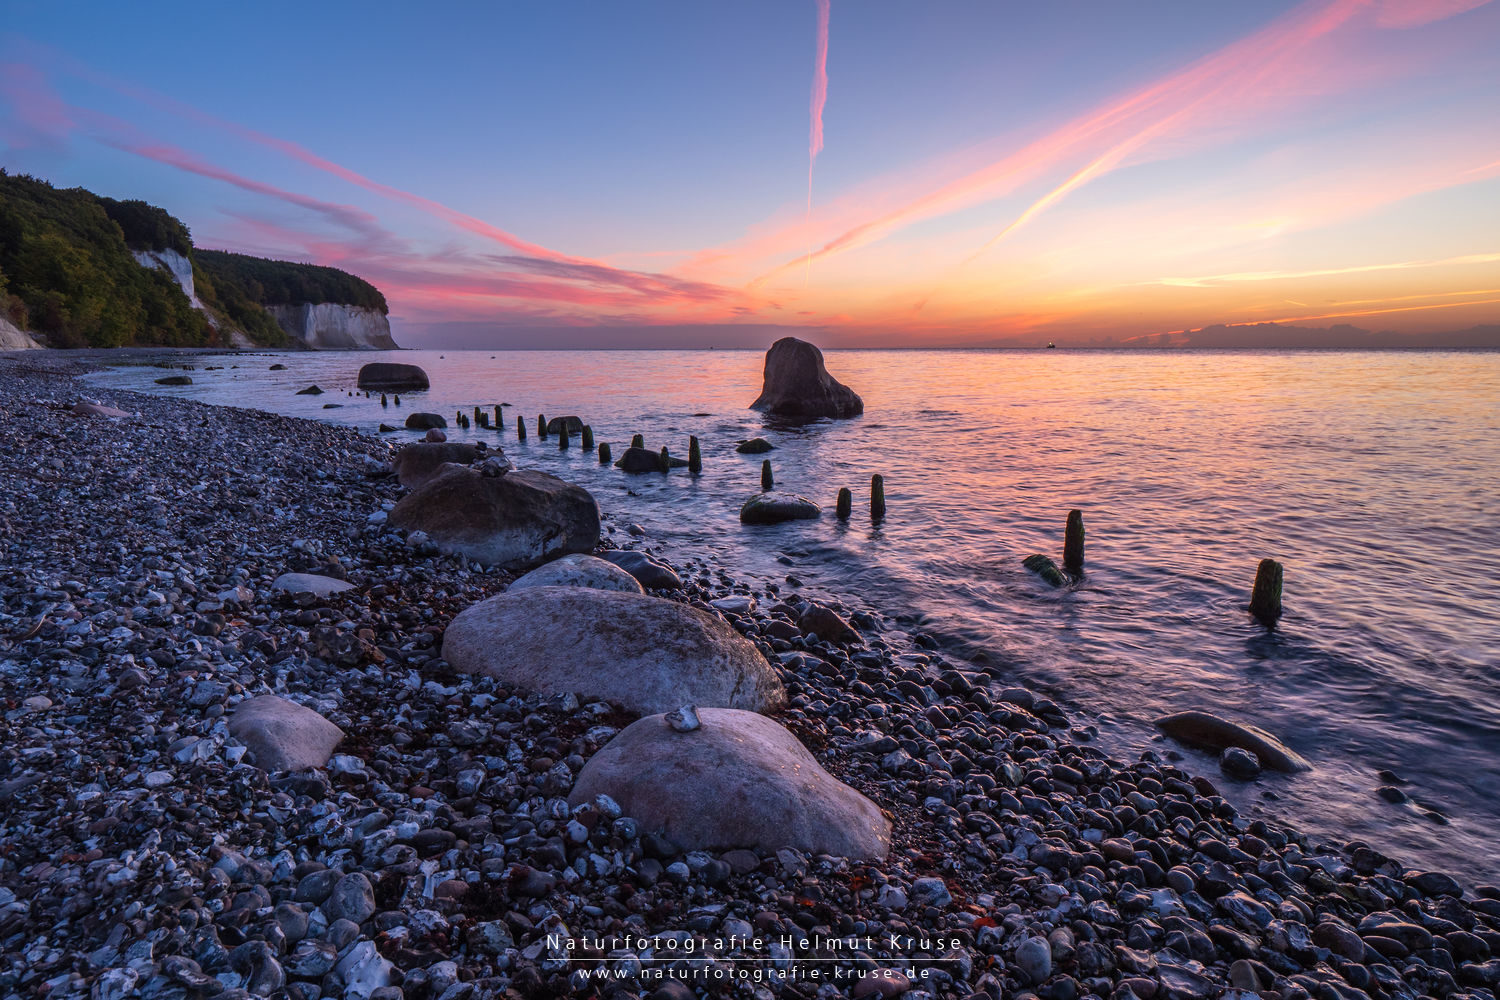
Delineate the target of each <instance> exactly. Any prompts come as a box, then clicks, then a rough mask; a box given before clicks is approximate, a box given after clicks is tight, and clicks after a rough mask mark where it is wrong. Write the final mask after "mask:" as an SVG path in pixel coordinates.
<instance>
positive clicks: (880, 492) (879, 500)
mask: <svg viewBox="0 0 1500 1000" xmlns="http://www.w3.org/2000/svg"><path fill="white" fill-rule="evenodd" d="M884 517H885V477H884V476H882V475H881V474H880V473H878V472H877V473H876V474H875V475H873V476H871V477H870V520H872V521H879V520H881V519H882V518H884Z"/></svg>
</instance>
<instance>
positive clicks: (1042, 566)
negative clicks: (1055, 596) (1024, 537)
mask: <svg viewBox="0 0 1500 1000" xmlns="http://www.w3.org/2000/svg"><path fill="white" fill-rule="evenodd" d="M1021 565H1022V566H1025V567H1026V568H1027V569H1029V570H1031V571H1032V572H1033V573H1035V574H1036V575H1037V576H1039V577H1041V578H1042V579H1043V580H1046V581H1047V582H1048V583H1050V584H1051V585H1052V586H1054V587H1066V586H1067V585H1068V578H1067V577H1066V576H1065V575H1063V571H1062V570H1060V569H1058V568H1057V563H1055V562H1053V561H1052V560H1051V559H1049V558H1047V557H1046V556H1044V555H1030V556H1027V557H1026V558H1025V559H1022V560H1021Z"/></svg>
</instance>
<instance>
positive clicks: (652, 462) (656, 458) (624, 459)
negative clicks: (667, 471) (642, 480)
mask: <svg viewBox="0 0 1500 1000" xmlns="http://www.w3.org/2000/svg"><path fill="white" fill-rule="evenodd" d="M615 468H617V469H623V470H625V471H626V472H660V471H662V468H661V453H660V452H655V451H648V450H647V449H645V448H635V447H631V448H626V449H625V454H623V455H621V456H620V458H619V460H618V461H616V462H615Z"/></svg>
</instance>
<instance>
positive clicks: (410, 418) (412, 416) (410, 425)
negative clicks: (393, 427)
mask: <svg viewBox="0 0 1500 1000" xmlns="http://www.w3.org/2000/svg"><path fill="white" fill-rule="evenodd" d="M447 426H448V421H446V420H444V419H443V415H442V414H440V413H409V414H407V416H406V429H407V430H409V431H425V430H427V429H428V428H431V427H447Z"/></svg>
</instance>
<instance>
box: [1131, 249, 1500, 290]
mask: <svg viewBox="0 0 1500 1000" xmlns="http://www.w3.org/2000/svg"><path fill="white" fill-rule="evenodd" d="M1497 261H1500V253H1472V254H1463V255H1462V256H1458V257H1443V258H1440V259H1436V260H1399V261H1391V262H1389V263H1383V264H1359V265H1355V266H1353V267H1322V268H1314V269H1312V270H1304V271H1238V272H1235V273H1232V274H1205V275H1199V276H1198V277H1195V278H1161V279H1158V280H1156V281H1150V282H1144V284H1151V285H1171V286H1174V287H1179V288H1209V287H1212V286H1214V285H1225V284H1232V283H1236V282H1245V281H1295V280H1298V279H1302V278H1328V277H1332V276H1334V275H1340V274H1367V273H1369V272H1372V271H1408V270H1412V269H1414V268H1424V267H1458V266H1463V265H1466V264H1493V263H1496V262H1497Z"/></svg>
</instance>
